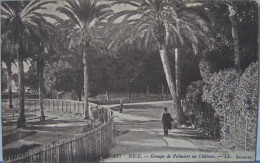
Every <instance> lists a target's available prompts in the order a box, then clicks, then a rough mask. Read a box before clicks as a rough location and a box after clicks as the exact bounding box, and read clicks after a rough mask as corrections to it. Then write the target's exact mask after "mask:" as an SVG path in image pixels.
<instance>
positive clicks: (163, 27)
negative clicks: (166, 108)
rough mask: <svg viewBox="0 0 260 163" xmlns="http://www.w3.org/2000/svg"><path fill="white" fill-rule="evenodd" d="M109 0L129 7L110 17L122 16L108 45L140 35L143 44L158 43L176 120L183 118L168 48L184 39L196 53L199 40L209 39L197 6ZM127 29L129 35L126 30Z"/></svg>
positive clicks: (112, 46) (162, 0) (115, 45)
mask: <svg viewBox="0 0 260 163" xmlns="http://www.w3.org/2000/svg"><path fill="white" fill-rule="evenodd" d="M111 1H112V2H111V3H112V4H113V5H119V4H122V3H123V4H128V5H129V6H132V7H131V8H130V9H129V10H123V11H119V12H118V13H116V14H115V15H114V16H112V17H111V18H110V21H111V22H114V21H116V20H117V21H119V19H118V18H120V19H123V20H122V21H121V23H119V24H118V25H117V28H118V29H117V33H116V34H113V35H114V37H113V38H114V39H113V41H111V44H110V46H109V48H110V49H112V50H114V49H117V48H118V47H120V46H123V43H125V42H126V41H123V40H128V41H130V42H132V41H133V40H134V39H135V38H138V37H140V36H141V37H142V38H143V41H144V45H148V42H149V41H154V42H150V43H152V44H155V45H157V48H158V50H159V53H160V57H161V61H162V64H163V69H164V73H165V76H166V80H167V83H168V87H169V90H170V93H171V95H172V98H173V105H174V108H175V109H176V110H177V119H178V121H179V122H183V121H184V114H183V110H182V108H181V106H180V99H178V98H177V94H176V86H175V84H174V80H173V76H172V71H171V68H170V62H169V59H168V53H167V51H168V50H169V49H170V50H173V49H174V48H178V47H179V46H180V45H184V43H186V45H189V44H191V45H192V48H193V50H194V53H195V54H197V53H198V45H199V42H200V40H202V39H203V40H208V37H207V36H206V34H207V33H208V27H207V23H206V21H205V20H204V19H202V17H201V16H200V14H198V13H197V12H196V10H193V8H194V6H193V5H191V3H186V2H182V1H172V0H130V1H127V0H122V1H116V0H111ZM195 7H196V5H195ZM126 31H127V33H129V35H127V34H126ZM111 37H112V36H111ZM204 42H207V41H204ZM176 75H179V74H176Z"/></svg>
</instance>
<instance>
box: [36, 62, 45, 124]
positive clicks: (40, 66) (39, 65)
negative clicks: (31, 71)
mask: <svg viewBox="0 0 260 163" xmlns="http://www.w3.org/2000/svg"><path fill="white" fill-rule="evenodd" d="M37 73H38V83H39V85H38V93H39V101H40V121H45V115H44V108H43V80H44V79H43V73H44V60H39V59H38V60H37Z"/></svg>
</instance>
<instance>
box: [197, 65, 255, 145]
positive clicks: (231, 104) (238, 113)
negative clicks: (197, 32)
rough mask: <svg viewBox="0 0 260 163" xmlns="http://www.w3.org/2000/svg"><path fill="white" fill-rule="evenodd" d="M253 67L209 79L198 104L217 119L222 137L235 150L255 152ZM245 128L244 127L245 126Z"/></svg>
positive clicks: (226, 72)
mask: <svg viewBox="0 0 260 163" xmlns="http://www.w3.org/2000/svg"><path fill="white" fill-rule="evenodd" d="M257 79H258V68H257V63H252V64H251V65H250V66H249V67H248V68H247V69H246V70H245V71H244V73H243V74H241V73H239V72H238V71H236V70H235V69H227V70H221V71H220V72H218V73H214V74H213V75H212V77H210V78H209V82H208V84H207V85H205V86H204V88H203V95H202V101H204V102H207V103H208V104H210V105H211V106H212V108H214V110H215V111H216V114H217V115H218V116H219V117H220V124H221V131H222V134H223V135H222V137H223V136H224V134H225V139H226V141H227V142H228V143H229V144H232V145H233V146H235V147H238V148H243V149H244V148H245V143H246V145H247V149H252V150H254V149H255V143H256V123H257V92H258V89H257V86H258V85H257V81H258V80H257ZM246 125H247V126H246Z"/></svg>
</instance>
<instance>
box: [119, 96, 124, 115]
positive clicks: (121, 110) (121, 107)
mask: <svg viewBox="0 0 260 163" xmlns="http://www.w3.org/2000/svg"><path fill="white" fill-rule="evenodd" d="M119 111H120V113H122V112H123V101H122V100H121V99H120V109H119Z"/></svg>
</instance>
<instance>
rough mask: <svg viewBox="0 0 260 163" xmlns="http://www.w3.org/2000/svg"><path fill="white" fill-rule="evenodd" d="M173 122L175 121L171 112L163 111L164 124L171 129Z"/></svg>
mask: <svg viewBox="0 0 260 163" xmlns="http://www.w3.org/2000/svg"><path fill="white" fill-rule="evenodd" d="M171 122H173V119H172V116H171V114H170V113H163V116H162V123H163V125H166V126H167V128H168V129H171V128H172V123H171Z"/></svg>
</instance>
